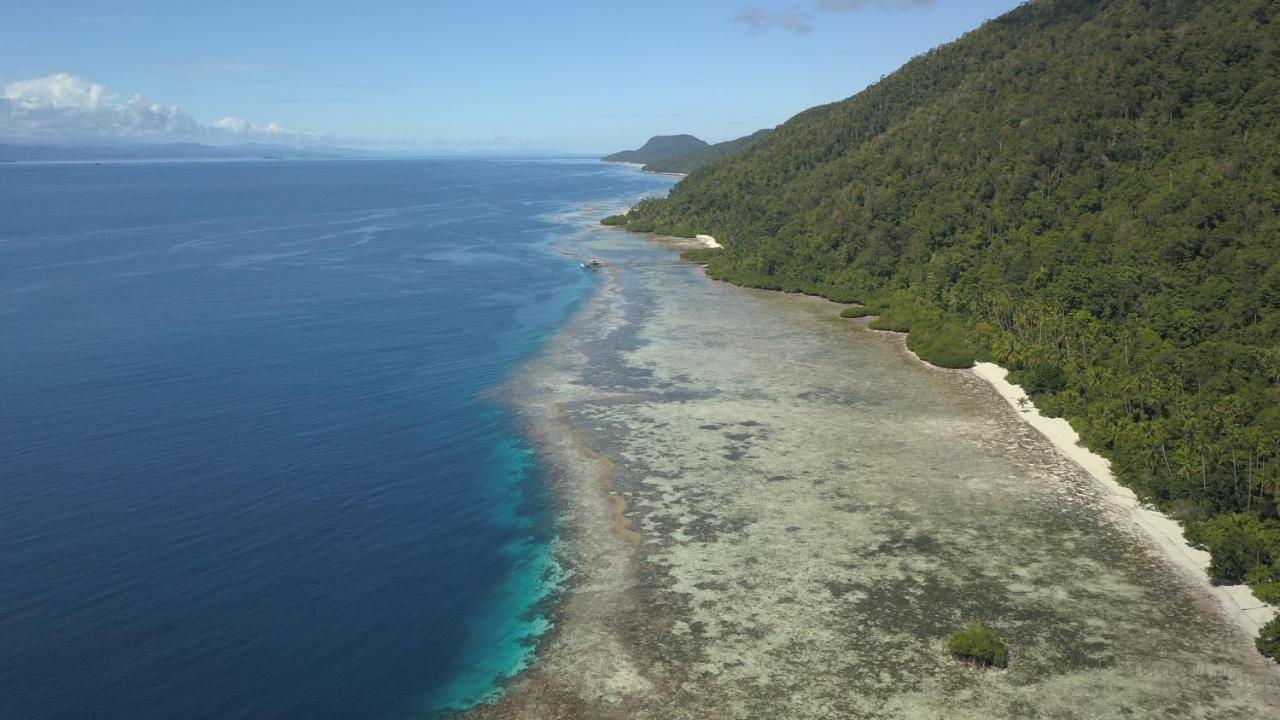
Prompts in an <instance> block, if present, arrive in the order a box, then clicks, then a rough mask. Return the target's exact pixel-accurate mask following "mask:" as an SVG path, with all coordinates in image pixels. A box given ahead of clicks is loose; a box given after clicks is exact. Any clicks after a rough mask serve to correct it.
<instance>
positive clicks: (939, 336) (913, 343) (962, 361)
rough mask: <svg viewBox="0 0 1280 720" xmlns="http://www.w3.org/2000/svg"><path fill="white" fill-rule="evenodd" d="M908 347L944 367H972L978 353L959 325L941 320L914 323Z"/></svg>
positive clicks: (908, 338)
mask: <svg viewBox="0 0 1280 720" xmlns="http://www.w3.org/2000/svg"><path fill="white" fill-rule="evenodd" d="M907 347H908V348H910V349H911V352H914V353H915V354H916V355H919V356H920V359H921V360H924V361H925V362H927V363H931V364H933V365H937V366H938V367H944V368H971V367H973V358H974V355H975V354H976V353H975V351H974V349H973V346H972V345H970V344H969V341H968V340H967V339H966V338H965V334H964V331H963V330H962V329H961V328H960V327H959V326H958V325H954V324H950V323H947V322H945V321H939V320H925V321H923V322H915V323H912V325H911V334H910V335H908V336H907Z"/></svg>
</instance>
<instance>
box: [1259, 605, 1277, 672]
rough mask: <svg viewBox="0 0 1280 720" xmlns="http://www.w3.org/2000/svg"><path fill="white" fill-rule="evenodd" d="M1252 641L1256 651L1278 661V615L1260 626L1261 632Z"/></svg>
mask: <svg viewBox="0 0 1280 720" xmlns="http://www.w3.org/2000/svg"><path fill="white" fill-rule="evenodd" d="M1254 643H1255V644H1257V646H1258V652H1260V653H1262V654H1263V655H1266V656H1267V657H1269V658H1271V659H1273V660H1276V661H1280V616H1277V617H1275V618H1273V619H1272V620H1271V622H1269V623H1267V624H1266V625H1263V626H1262V633H1261V634H1260V635H1259V636H1258V639H1257V640H1254Z"/></svg>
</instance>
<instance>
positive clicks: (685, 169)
mask: <svg viewBox="0 0 1280 720" xmlns="http://www.w3.org/2000/svg"><path fill="white" fill-rule="evenodd" d="M771 132H773V131H772V130H757V131H756V132H754V133H752V134H750V135H747V136H746V137H740V138H738V139H736V140H727V141H725V142H722V143H716V144H715V145H707V146H706V147H702V148H698V149H697V150H694V151H692V152H688V153H684V154H682V155H675V156H672V157H667V158H662V159H660V160H652V161H650V162H648V163H646V164H645V166H644V169H645V170H647V171H649V172H667V173H691V172H693V171H694V170H697V169H698V168H700V167H702V166H703V165H706V164H707V163H709V162H711V161H712V160H715V159H717V158H721V157H724V156H725V155H728V154H729V153H731V152H735V151H738V150H742V149H743V148H746V147H749V146H751V145H754V144H755V143H757V142H759V141H761V140H763V139H764V138H765V137H767V136H768V135H769V133H771Z"/></svg>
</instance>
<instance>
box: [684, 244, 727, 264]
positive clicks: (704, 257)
mask: <svg viewBox="0 0 1280 720" xmlns="http://www.w3.org/2000/svg"><path fill="white" fill-rule="evenodd" d="M721 252H723V249H722V248H710V247H709V248H693V249H692V250H685V251H684V252H682V253H680V259H681V260H688V261H689V262H696V263H707V262H711V261H712V260H714V259H715V257H716V255H718V254H720V253H721Z"/></svg>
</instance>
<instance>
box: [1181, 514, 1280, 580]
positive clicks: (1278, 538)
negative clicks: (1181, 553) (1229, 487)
mask: <svg viewBox="0 0 1280 720" xmlns="http://www.w3.org/2000/svg"><path fill="white" fill-rule="evenodd" d="M1187 539H1188V540H1190V541H1192V542H1199V543H1203V544H1205V545H1207V546H1208V548H1209V553H1210V554H1211V555H1212V559H1211V560H1210V561H1209V580H1210V581H1212V582H1213V584H1214V585H1237V584H1239V583H1242V582H1245V580H1246V579H1249V578H1250V576H1252V577H1253V578H1254V579H1266V577H1265V574H1266V573H1268V572H1269V566H1270V565H1271V563H1272V562H1273V561H1274V560H1276V559H1277V558H1273V557H1272V555H1273V554H1274V553H1276V551H1277V546H1280V528H1278V527H1277V526H1276V523H1275V522H1274V521H1267V520H1259V519H1258V516H1256V515H1253V514H1250V513H1231V514H1227V515H1219V516H1217V517H1215V518H1213V519H1211V520H1206V521H1204V522H1200V523H1196V524H1195V525H1192V526H1191V528H1190V529H1189V530H1188V532H1187Z"/></svg>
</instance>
